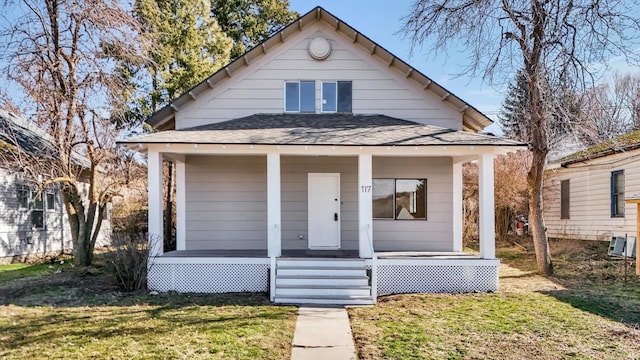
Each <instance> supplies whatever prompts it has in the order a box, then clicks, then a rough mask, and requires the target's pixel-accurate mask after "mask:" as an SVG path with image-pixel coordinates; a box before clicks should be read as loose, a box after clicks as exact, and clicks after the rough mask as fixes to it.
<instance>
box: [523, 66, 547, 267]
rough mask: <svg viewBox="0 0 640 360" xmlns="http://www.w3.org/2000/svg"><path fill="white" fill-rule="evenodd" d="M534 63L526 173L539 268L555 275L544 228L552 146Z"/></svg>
mask: <svg viewBox="0 0 640 360" xmlns="http://www.w3.org/2000/svg"><path fill="white" fill-rule="evenodd" d="M535 64H536V65H534V66H531V67H528V68H527V75H528V76H529V96H530V101H531V102H530V106H531V107H530V109H531V114H530V116H531V117H530V123H529V125H530V128H529V140H530V146H531V153H532V158H531V168H530V169H529V173H528V174H527V184H528V186H529V231H530V232H531V234H532V235H533V245H534V248H535V251H536V261H537V263H538V271H539V272H540V273H543V274H546V275H551V274H553V264H552V263H551V253H550V251H549V242H548V240H547V233H546V230H545V228H544V218H543V217H542V179H543V174H544V164H545V161H546V158H547V153H548V152H549V147H548V141H547V128H546V126H545V116H544V114H545V105H544V99H543V95H542V92H541V90H540V84H539V83H540V82H539V81H538V80H537V79H538V76H539V75H540V68H539V67H538V66H537V64H538V62H535ZM529 65H532V64H529Z"/></svg>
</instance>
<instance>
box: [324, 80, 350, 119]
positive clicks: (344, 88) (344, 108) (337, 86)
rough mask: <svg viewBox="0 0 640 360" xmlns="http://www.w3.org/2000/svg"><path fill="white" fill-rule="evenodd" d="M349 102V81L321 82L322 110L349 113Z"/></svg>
mask: <svg viewBox="0 0 640 360" xmlns="http://www.w3.org/2000/svg"><path fill="white" fill-rule="evenodd" d="M351 102H352V97H351V81H324V82H323V83H322V112H339V113H350V112H351V111H352V109H351Z"/></svg>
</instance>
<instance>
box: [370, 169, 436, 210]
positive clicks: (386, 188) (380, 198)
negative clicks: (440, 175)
mask: <svg viewBox="0 0 640 360" xmlns="http://www.w3.org/2000/svg"><path fill="white" fill-rule="evenodd" d="M373 217H374V218H375V219H395V220H414V219H422V220H426V219H427V179H373Z"/></svg>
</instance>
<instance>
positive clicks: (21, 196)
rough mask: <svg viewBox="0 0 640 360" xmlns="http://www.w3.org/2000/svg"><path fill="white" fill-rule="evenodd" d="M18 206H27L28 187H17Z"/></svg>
mask: <svg viewBox="0 0 640 360" xmlns="http://www.w3.org/2000/svg"><path fill="white" fill-rule="evenodd" d="M18 208H19V209H28V208H29V190H28V189H18Z"/></svg>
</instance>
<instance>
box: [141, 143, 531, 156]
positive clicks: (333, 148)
mask: <svg viewBox="0 0 640 360" xmlns="http://www.w3.org/2000/svg"><path fill="white" fill-rule="evenodd" d="M132 145H134V144H132ZM146 145H147V146H148V149H149V151H153V150H154V149H156V151H161V150H163V149H165V148H166V146H165V144H164V143H158V144H146ZM518 149H520V147H517V146H505V147H501V146H478V145H456V146H451V145H449V146H440V145H438V146H340V145H260V144H239V145H236V144H175V143H174V144H171V152H172V153H177V154H237V155H239V154H261V155H264V154H267V153H269V152H278V153H280V155H340V156H358V155H360V154H371V155H373V156H426V157H458V156H473V157H477V156H478V154H496V155H498V154H502V153H505V152H511V151H516V150H518Z"/></svg>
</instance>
